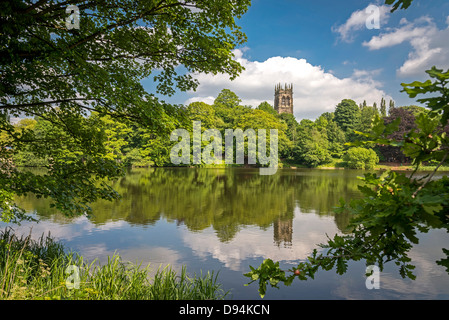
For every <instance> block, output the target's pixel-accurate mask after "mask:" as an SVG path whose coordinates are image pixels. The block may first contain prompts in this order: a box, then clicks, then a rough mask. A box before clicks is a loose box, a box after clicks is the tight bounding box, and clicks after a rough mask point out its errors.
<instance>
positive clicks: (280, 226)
mask: <svg viewBox="0 0 449 320" xmlns="http://www.w3.org/2000/svg"><path fill="white" fill-rule="evenodd" d="M361 175H363V172H362V171H356V170H318V169H315V170H313V169H294V170H292V169H283V170H278V172H277V173H276V174H275V175H272V176H261V175H259V170H258V169H246V168H232V169H193V168H150V169H133V170H131V171H130V172H128V173H127V175H126V176H125V177H123V178H122V179H120V180H118V181H117V182H116V183H115V185H114V188H115V189H116V190H117V191H118V192H120V194H121V195H122V199H121V200H119V201H117V202H108V201H98V202H97V203H95V204H93V206H92V208H93V212H94V215H93V216H92V217H89V218H87V217H77V218H67V217H64V216H62V215H60V214H58V213H57V212H55V211H53V209H52V208H50V205H49V204H50V203H49V201H48V200H45V199H36V198H33V197H26V198H22V199H20V204H21V205H22V207H23V208H25V209H26V210H27V211H29V212H30V213H31V214H33V215H35V216H37V217H38V218H39V219H40V222H39V223H38V224H27V223H24V224H22V226H20V227H16V226H14V229H16V230H17V232H22V233H29V232H30V228H31V227H32V234H33V236H34V237H35V238H37V237H39V236H40V235H42V234H43V233H44V234H47V233H48V232H50V233H51V235H52V236H53V237H55V238H56V239H57V240H59V241H61V242H62V243H64V244H65V245H66V246H67V247H68V248H71V249H72V250H73V251H77V252H79V253H80V254H81V255H83V256H84V257H85V258H86V259H87V260H89V261H93V260H94V259H98V261H99V262H100V263H101V262H102V261H106V260H107V257H108V256H112V255H113V254H114V253H118V254H120V255H121V257H122V258H123V260H125V261H131V262H137V263H142V265H146V264H148V263H150V265H151V266H152V267H153V268H155V269H157V268H158V267H160V266H161V267H163V266H166V265H170V266H171V267H172V268H173V269H176V270H179V269H180V268H181V266H182V265H185V266H186V267H187V271H188V272H189V273H190V274H193V273H197V274H199V273H200V272H201V271H203V272H207V271H208V270H215V271H218V272H219V278H218V279H219V282H220V283H222V284H223V288H224V289H225V290H229V291H230V295H229V296H228V298H229V299H260V297H259V295H258V291H257V289H258V286H257V284H256V283H254V284H252V285H250V286H244V284H246V283H247V282H248V278H246V277H244V276H243V274H244V273H246V272H248V271H249V265H252V266H254V267H256V266H258V265H259V264H260V263H261V262H262V261H263V260H264V259H265V258H271V259H273V260H275V261H280V262H281V267H283V268H285V269H288V268H290V267H292V266H295V265H297V263H298V261H300V260H301V259H305V258H306V257H307V255H308V254H310V253H311V252H312V250H313V249H314V248H316V247H317V244H319V243H323V242H326V234H327V235H329V236H331V237H332V236H333V235H334V234H336V233H338V234H342V233H343V231H344V229H345V226H346V225H347V223H348V217H346V216H342V215H337V216H336V215H335V214H334V213H333V207H334V206H335V205H336V204H337V203H338V201H339V199H340V198H343V199H345V200H349V199H351V198H354V197H358V196H360V195H359V192H358V189H357V185H358V184H359V183H360V180H359V179H357V177H358V176H361ZM3 226H4V224H2V225H0V227H3ZM448 240H449V236H448V235H447V233H446V232H445V231H444V230H433V231H432V232H430V233H428V234H424V235H421V237H420V243H419V245H417V246H416V247H414V248H413V250H412V251H411V252H410V254H409V256H410V257H411V258H412V262H413V264H414V265H415V266H416V269H415V270H414V274H415V275H416V276H417V279H416V280H410V279H403V278H401V276H400V275H399V273H398V269H397V268H396V266H395V264H394V263H392V264H391V265H389V264H387V265H386V268H385V269H384V271H383V272H381V274H380V288H379V289H372V290H368V289H367V288H366V286H365V280H366V278H365V264H364V263H363V262H354V263H351V264H350V265H349V269H348V272H347V273H346V274H344V275H337V274H336V273H335V271H319V272H318V273H317V274H316V278H315V280H308V281H294V282H293V284H292V285H291V286H289V287H285V286H283V285H281V286H280V289H275V288H269V289H268V290H267V294H266V296H265V298H264V299H449V275H448V274H447V273H446V271H445V269H444V268H443V267H441V266H438V265H437V264H436V263H435V261H437V260H440V259H441V258H443V257H444V255H443V252H442V248H445V247H446V248H448V247H449V246H448V244H449V241H448Z"/></svg>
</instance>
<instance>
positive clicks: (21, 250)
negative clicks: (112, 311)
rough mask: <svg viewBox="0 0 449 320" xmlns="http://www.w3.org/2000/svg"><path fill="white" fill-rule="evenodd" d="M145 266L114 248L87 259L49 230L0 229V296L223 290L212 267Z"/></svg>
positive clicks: (167, 295) (160, 296)
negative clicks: (102, 258) (194, 271)
mask: <svg viewBox="0 0 449 320" xmlns="http://www.w3.org/2000/svg"><path fill="white" fill-rule="evenodd" d="M69 266H75V267H74V268H73V267H72V269H67V267H69ZM151 271H152V270H151V269H150V266H146V267H142V266H141V265H137V264H131V263H125V262H123V261H122V259H121V258H120V256H119V255H115V254H114V255H113V256H112V257H109V258H108V261H107V263H105V264H104V265H101V264H98V263H96V261H93V262H91V263H88V262H86V261H84V259H83V257H81V256H79V255H78V254H75V253H66V252H65V250H64V247H63V246H62V245H61V244H60V243H57V242H55V241H54V240H53V239H52V238H51V236H50V235H48V236H44V235H42V236H41V237H40V238H39V239H38V240H37V241H36V240H32V239H31V235H28V236H26V237H23V236H22V237H20V238H19V237H17V236H16V235H15V234H14V232H13V230H12V229H10V228H7V229H5V230H4V231H0V299H13V300H17V299H20V300H25V299H77V300H78V299H82V300H84V299H92V300H203V299H224V298H225V296H226V295H227V292H225V291H224V290H223V289H222V288H221V284H219V283H218V281H217V280H218V274H216V273H214V272H208V273H207V274H205V275H203V274H200V275H199V276H197V275H194V276H193V277H190V276H189V275H188V274H187V271H186V268H185V267H182V269H181V272H180V273H177V272H176V271H174V270H173V269H172V268H171V267H166V268H164V269H157V270H156V272H155V274H154V276H150V273H151ZM76 276H78V277H76ZM75 278H76V279H75ZM75 280H76V281H75ZM75 284H78V286H75Z"/></svg>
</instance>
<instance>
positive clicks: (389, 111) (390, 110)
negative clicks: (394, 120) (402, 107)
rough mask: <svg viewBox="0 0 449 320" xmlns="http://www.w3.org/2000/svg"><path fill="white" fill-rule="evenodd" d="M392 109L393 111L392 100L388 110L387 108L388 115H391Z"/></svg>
mask: <svg viewBox="0 0 449 320" xmlns="http://www.w3.org/2000/svg"><path fill="white" fill-rule="evenodd" d="M393 109H394V100H390V105H389V108H388V114H391V112H392V111H393Z"/></svg>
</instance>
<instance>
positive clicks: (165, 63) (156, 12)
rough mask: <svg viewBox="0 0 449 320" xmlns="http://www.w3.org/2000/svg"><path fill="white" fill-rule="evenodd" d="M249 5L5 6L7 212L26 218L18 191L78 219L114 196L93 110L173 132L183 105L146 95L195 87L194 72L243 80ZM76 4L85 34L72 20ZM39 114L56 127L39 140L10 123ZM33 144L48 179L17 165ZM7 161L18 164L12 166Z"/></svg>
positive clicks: (131, 1) (0, 48) (3, 203)
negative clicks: (148, 86) (240, 49)
mask: <svg viewBox="0 0 449 320" xmlns="http://www.w3.org/2000/svg"><path fill="white" fill-rule="evenodd" d="M249 3H250V1H249V0H231V1H229V0H226V1H225V0H201V1H196V0H192V1H176V0H147V1H138V0H123V1H113V2H111V1H102V0H97V1H80V0H73V1H57V0H47V1H43V0H36V1H26V0H10V1H5V2H1V3H0V12H1V16H0V35H1V36H0V132H1V133H2V135H1V136H2V140H1V142H0V143H1V146H0V159H1V160H2V163H3V162H4V163H5V166H3V165H2V170H1V171H0V211H2V217H3V218H4V219H8V217H9V218H11V217H13V216H14V215H18V214H19V211H17V210H18V209H17V208H15V206H14V205H13V203H14V202H13V195H14V194H16V195H23V194H26V193H29V192H32V193H34V194H36V195H37V196H44V197H52V198H53V199H54V200H55V205H56V206H57V207H58V208H59V209H61V210H63V211H65V212H67V213H72V214H79V213H84V212H86V211H88V210H89V207H88V205H87V203H89V202H91V201H94V200H95V199H96V198H98V197H103V198H114V197H116V196H117V195H116V194H115V192H114V191H113V190H111V189H110V188H108V186H107V184H106V183H105V182H104V179H105V178H108V177H114V176H115V175H116V174H118V172H119V171H118V167H117V165H116V162H114V161H113V160H108V159H107V157H104V154H105V153H106V150H105V146H104V143H103V141H104V134H103V132H102V130H100V129H99V127H98V126H97V124H98V123H94V122H93V121H94V119H93V118H89V117H86V115H89V114H91V113H92V112H96V113H98V115H99V116H100V117H101V116H106V115H108V116H110V117H112V118H115V119H117V118H118V119H120V121H129V122H131V123H139V124H141V125H144V126H146V127H149V128H152V129H156V130H165V131H169V130H173V128H174V127H175V126H176V125H177V121H178V118H179V117H178V116H177V115H178V112H177V111H178V108H177V107H174V106H170V105H167V104H165V103H163V102H161V101H158V99H156V98H155V97H154V95H153V94H152V93H149V92H146V91H145V89H144V87H143V86H142V84H141V81H142V80H143V79H146V78H148V77H153V79H154V81H155V84H156V88H157V92H158V93H161V94H165V95H171V94H173V93H174V92H175V90H190V89H195V88H196V86H197V85H198V83H197V81H196V80H195V79H194V78H193V77H192V76H191V75H192V74H194V73H199V72H205V73H214V74H216V73H225V74H229V76H230V77H231V78H233V77H236V76H237V75H238V74H239V72H240V71H241V70H242V66H241V65H240V64H238V63H237V62H236V61H235V60H234V59H233V54H232V50H233V49H234V48H235V47H236V46H237V45H240V44H242V43H244V42H245V41H246V36H245V34H244V33H242V32H241V30H240V28H239V26H237V24H236V18H239V17H240V16H241V15H242V14H244V13H245V12H246V10H247V8H248V6H249ZM69 5H70V6H73V5H75V6H76V7H77V8H78V9H79V13H80V20H79V28H71V27H70V26H68V25H67V24H66V20H67V18H68V17H69V15H70V12H71V10H70V8H68V7H69ZM16 117H35V118H39V119H43V120H45V121H47V124H48V126H47V127H46V128H45V130H44V133H42V134H41V135H40V136H39V137H37V136H36V134H35V132H34V131H32V130H27V129H26V128H24V129H21V130H17V129H15V128H14V126H13V125H12V123H11V122H10V119H11V118H16ZM25 147H26V148H27V149H28V150H30V149H32V150H34V152H36V154H38V155H39V156H42V157H46V158H48V159H50V162H51V163H50V166H48V167H47V171H45V173H42V174H35V173H31V172H24V171H22V170H18V169H17V168H15V167H13V165H11V161H10V160H11V159H12V158H13V157H14V153H15V152H17V151H19V150H21V149H23V148H25ZM6 164H9V166H7V165H6Z"/></svg>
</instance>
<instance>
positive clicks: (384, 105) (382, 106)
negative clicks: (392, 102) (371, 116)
mask: <svg viewBox="0 0 449 320" xmlns="http://www.w3.org/2000/svg"><path fill="white" fill-rule="evenodd" d="M380 114H381V115H382V117H386V116H387V102H386V101H385V99H384V98H383V97H382V99H381V101H380Z"/></svg>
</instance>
